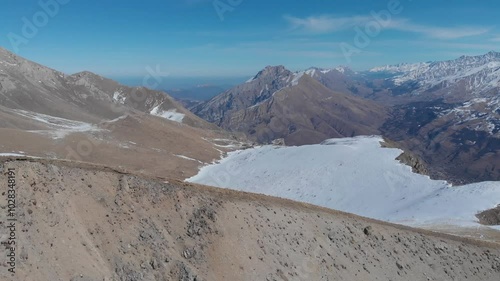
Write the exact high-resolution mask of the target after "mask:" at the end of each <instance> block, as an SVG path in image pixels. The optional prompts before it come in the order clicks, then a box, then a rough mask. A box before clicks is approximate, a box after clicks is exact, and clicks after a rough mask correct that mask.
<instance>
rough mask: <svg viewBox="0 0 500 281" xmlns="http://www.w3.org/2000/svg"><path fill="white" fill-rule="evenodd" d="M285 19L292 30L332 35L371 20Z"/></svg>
mask: <svg viewBox="0 0 500 281" xmlns="http://www.w3.org/2000/svg"><path fill="white" fill-rule="evenodd" d="M284 18H285V20H286V21H288V23H289V24H290V25H291V28H292V29H294V30H298V31H305V32H312V33H330V32H335V31H339V30H345V29H348V28H351V27H354V26H355V25H356V24H358V23H363V22H367V21H368V20H370V17H340V18H334V17H331V16H318V17H307V18H298V17H293V16H288V15H287V16H284Z"/></svg>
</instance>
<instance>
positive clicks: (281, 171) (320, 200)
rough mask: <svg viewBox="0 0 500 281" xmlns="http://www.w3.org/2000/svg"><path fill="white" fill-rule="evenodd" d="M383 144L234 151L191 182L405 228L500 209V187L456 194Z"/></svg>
mask: <svg viewBox="0 0 500 281" xmlns="http://www.w3.org/2000/svg"><path fill="white" fill-rule="evenodd" d="M381 141H382V138H380V137H356V138H346V139H335V140H328V141H325V142H324V143H322V144H321V145H310V146H301V147H274V146H262V147H258V148H254V149H248V150H244V151H237V152H232V153H230V154H229V156H228V157H227V158H225V159H223V160H222V161H221V162H220V163H218V164H214V165H210V166H206V167H204V168H202V169H201V171H200V173H199V174H198V175H196V176H194V177H192V178H190V179H188V181H190V182H195V183H202V184H207V185H213V186H218V187H224V188H233V189H237V190H242V191H248V192H253V193H262V194H267V195H272V196H278V197H284V198H289V199H292V200H297V201H303V202H307V203H312V204H315V205H320V206H324V207H328V208H332V209H337V210H341V211H346V212H350V213H354V214H358V215H362V216H366V217H371V218H375V219H380V220H385V221H390V222H395V223H401V224H406V225H412V226H418V225H434V224H435V225H442V224H451V225H457V226H474V225H477V219H476V218H475V215H476V214H477V213H478V212H480V211H483V210H486V209H490V208H492V207H495V206H496V205H497V204H499V203H500V182H483V183H477V184H471V185H467V186H460V187H453V186H451V185H450V184H448V183H447V182H445V181H434V180H431V179H429V177H427V176H423V175H419V174H414V173H412V172H411V168H409V167H408V166H405V165H403V164H401V163H399V162H398V161H397V160H395V158H396V157H397V156H398V155H400V154H401V151H400V150H398V149H389V148H382V147H381V146H380V142H381Z"/></svg>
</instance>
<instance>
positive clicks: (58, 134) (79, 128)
mask: <svg viewBox="0 0 500 281" xmlns="http://www.w3.org/2000/svg"><path fill="white" fill-rule="evenodd" d="M12 111H13V112H14V113H16V114H17V115H20V116H23V117H26V118H29V119H32V120H34V121H37V122H40V123H43V124H45V125H47V127H49V128H50V129H49V130H32V131H29V132H32V133H39V134H44V135H49V136H50V137H52V138H53V139H62V138H64V137H66V136H67V135H69V134H72V133H78V132H91V131H100V129H99V128H98V127H96V126H94V125H92V124H89V123H85V122H80V121H74V120H69V119H64V118H60V117H55V116H51V115H46V114H42V113H37V112H32V111H26V110H20V109H14V110H12Z"/></svg>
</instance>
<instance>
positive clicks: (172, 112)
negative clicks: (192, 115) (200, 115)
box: [150, 105, 186, 123]
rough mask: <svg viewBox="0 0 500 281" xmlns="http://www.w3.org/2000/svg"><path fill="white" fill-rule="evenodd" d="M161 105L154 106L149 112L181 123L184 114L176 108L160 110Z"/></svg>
mask: <svg viewBox="0 0 500 281" xmlns="http://www.w3.org/2000/svg"><path fill="white" fill-rule="evenodd" d="M160 106H161V105H158V106H155V107H154V108H153V109H152V110H151V112H150V114H151V115H154V116H158V117H162V118H165V119H168V120H170V121H175V122H178V123H182V120H184V117H185V116H186V115H185V114H182V113H178V112H177V109H169V110H167V111H164V110H161V109H160Z"/></svg>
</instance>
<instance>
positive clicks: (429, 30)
mask: <svg viewBox="0 0 500 281" xmlns="http://www.w3.org/2000/svg"><path fill="white" fill-rule="evenodd" d="M284 19H285V20H286V21H287V22H288V24H289V25H290V27H291V29H292V30H295V31H301V32H307V33H314V34H326V33H333V32H337V31H342V30H347V29H349V28H353V27H355V26H364V25H365V24H367V23H368V22H370V21H374V20H375V19H374V18H373V17H370V16H354V17H334V16H331V15H322V16H310V17H306V18H299V17H293V16H289V15H286V16H284ZM384 28H385V29H391V30H397V31H402V32H410V33H417V34H421V35H424V36H426V37H430V38H434V39H445V40H448V39H458V38H464V37H471V36H478V35H483V34H486V33H488V32H489V31H490V30H491V28H489V27H477V26H456V27H441V26H431V25H422V24H417V23H413V22H412V21H410V20H408V19H402V18H401V19H392V20H391V21H390V22H389V23H388V24H386V25H385V27H384ZM498 39H500V38H498Z"/></svg>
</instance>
